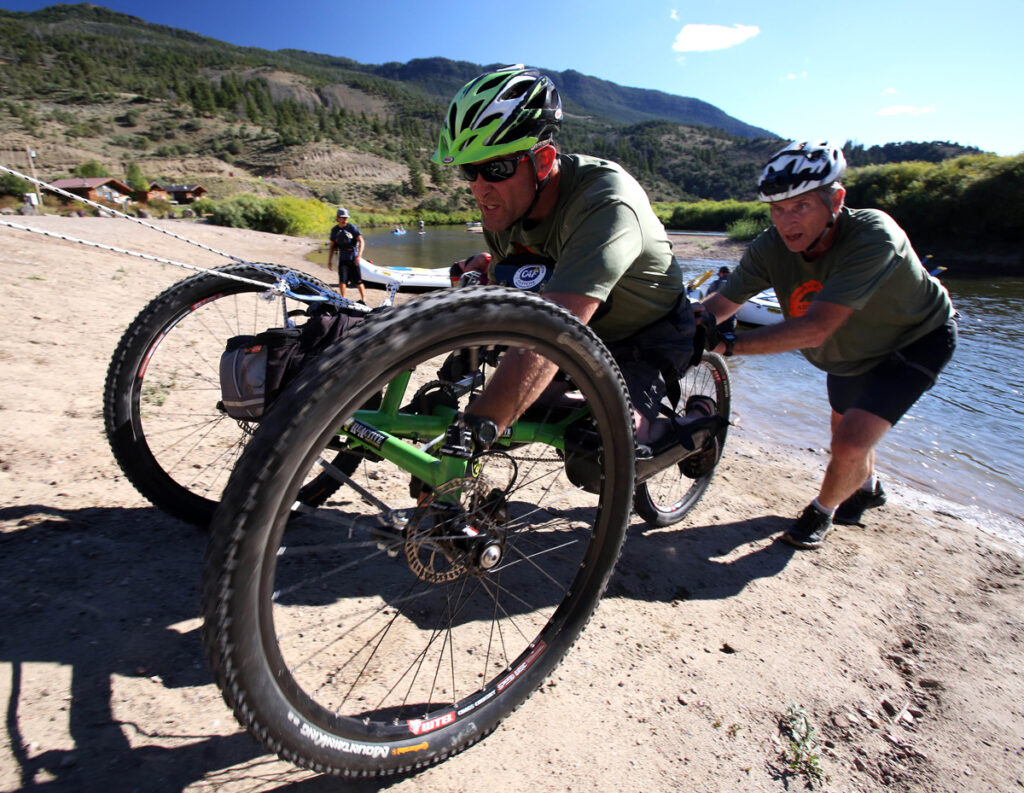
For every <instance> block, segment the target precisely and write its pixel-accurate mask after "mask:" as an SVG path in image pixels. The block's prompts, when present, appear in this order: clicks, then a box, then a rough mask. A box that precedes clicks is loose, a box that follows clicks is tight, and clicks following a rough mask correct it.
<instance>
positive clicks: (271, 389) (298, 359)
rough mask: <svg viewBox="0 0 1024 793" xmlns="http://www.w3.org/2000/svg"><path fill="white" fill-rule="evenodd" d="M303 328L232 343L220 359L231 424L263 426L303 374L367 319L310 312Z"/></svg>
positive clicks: (326, 309)
mask: <svg viewBox="0 0 1024 793" xmlns="http://www.w3.org/2000/svg"><path fill="white" fill-rule="evenodd" d="M309 314H310V318H309V320H308V321H307V322H306V323H305V324H303V325H302V326H300V327H294V328H269V329H268V330H265V331H263V333H259V334H257V335H255V336H234V337H232V338H230V339H228V342H227V345H226V347H225V349H224V353H223V354H222V355H221V358H220V391H221V405H222V407H223V408H224V412H226V413H227V414H228V415H229V416H231V418H234V419H244V420H247V421H258V420H259V419H261V418H262V417H263V415H264V413H265V412H266V411H267V409H268V408H269V407H270V406H271V404H273V402H274V400H275V399H276V398H277V396H278V394H280V393H281V392H282V391H283V390H284V389H285V388H286V387H287V386H288V384H289V383H290V382H291V381H292V380H294V379H295V378H296V376H297V375H298V374H299V372H301V371H302V369H303V368H304V367H305V366H306V364H308V363H309V362H310V361H312V360H314V359H315V358H316V357H317V356H319V355H320V354H321V353H323V351H324V350H326V349H328V348H329V347H330V346H331V345H332V344H334V343H335V342H337V341H339V340H341V339H343V338H344V337H345V336H346V335H347V334H348V332H349V331H350V330H351V329H352V327H353V326H354V325H356V324H357V323H358V322H360V321H361V320H362V318H363V314H356V313H352V314H349V313H346V312H345V310H344V309H340V310H339V309H337V308H335V307H333V306H316V307H314V308H311V309H310V310H309Z"/></svg>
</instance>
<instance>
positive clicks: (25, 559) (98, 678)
mask: <svg viewBox="0 0 1024 793" xmlns="http://www.w3.org/2000/svg"><path fill="white" fill-rule="evenodd" d="M16 222H24V223H25V224H26V225H31V226H33V227H36V228H41V229H47V230H51V231H54V232H59V233H62V234H65V235H71V236H75V237H80V238H84V239H89V240H93V241H96V242H102V243H105V244H107V245H111V246H116V247H120V248H125V249H131V250H139V251H145V252H148V253H150V254H154V255H159V256H163V257H166V258H170V259H175V260H178V261H185V262H189V263H192V264H196V265H202V266H210V265H215V264H222V263H224V262H225V260H223V259H221V258H219V257H217V256H215V255H213V254H210V253H208V252H205V251H201V250H199V249H197V248H195V247H192V246H188V245H186V244H184V243H181V242H179V241H176V240H172V239H170V238H168V237H166V236H163V235H159V234H157V233H156V232H154V231H151V230H148V229H145V228H142V227H140V226H138V225H137V224H132V223H130V222H128V221H125V220H116V219H94V218H74V219H60V218H53V217H46V218H29V219H24V220H22V219H17V221H16ZM160 225H161V226H165V227H167V228H171V229H174V230H175V231H177V232H178V233H181V234H184V235H186V236H189V237H191V238H194V239H197V240H201V241H202V242H204V243H205V244H207V245H209V246H211V247H214V248H217V249H219V250H224V251H228V252H230V253H232V254H234V255H238V256H242V257H244V258H249V259H253V260H257V261H271V262H277V263H281V264H286V265H291V266H297V267H307V268H308V267H309V265H307V264H306V263H305V262H304V259H303V256H304V254H305V253H306V252H307V251H308V250H309V249H310V248H312V247H313V246H314V245H315V244H316V243H315V242H313V241H307V240H295V239H290V238H285V237H276V236H273V235H268V234H261V233H255V232H248V231H246V232H242V231H237V230H232V229H223V228H215V227H208V226H201V225H195V224H188V223H185V222H174V221H168V222H162V223H161V224H160ZM674 240H675V242H676V245H677V253H678V254H679V255H680V256H682V257H684V258H708V259H731V258H736V257H737V255H738V251H739V250H740V249H739V248H738V246H734V245H732V244H731V243H728V242H727V241H724V240H706V239H701V238H674ZM185 275H187V273H185V272H183V271H181V270H179V269H178V268H175V267H173V266H170V265H159V264H154V263H153V262H149V261H143V260H140V259H135V258H131V257H128V256H125V255H123V254H119V253H114V252H108V251H103V250H97V249H93V248H86V247H83V246H81V245H78V244H75V243H71V242H66V241H61V240H55V239H49V238H46V237H42V236H39V235H35V234H30V233H28V232H25V231H20V230H15V229H10V228H6V227H0V276H2V287H3V291H2V294H0V309H2V310H0V339H3V345H2V348H0V366H2V373H3V378H2V385H0V549H2V550H0V581H2V582H3V588H2V594H0V598H2V602H3V613H4V619H3V627H2V629H0V698H2V700H3V702H4V703H5V704H6V711H5V713H6V717H5V725H4V735H3V743H2V747H0V789H2V790H18V789H27V790H45V791H93V790H102V791H144V792H147V793H148V792H149V791H183V790H188V791H199V790H222V791H230V792H231V793H235V792H236V791H239V792H240V791H246V793H254V792H255V791H270V790H294V791H303V793H305V792H306V791H327V790H331V791H335V790H341V791H350V790H353V791H368V790H377V789H380V788H388V789H394V790H398V791H405V790H410V791H411V790H416V791H418V792H419V793H431V792H432V791H438V793H440V792H441V791H444V793H450V792H451V791H474V793H481V791H484V792H487V791H493V792H494V793H499V791H501V792H502V793H503V792H504V791H506V790H509V789H514V788H520V789H531V790H544V791H570V790H572V791H606V790H608V791H610V790H630V791H680V790H685V791H708V792H709V793H710V792H712V791H723V792H724V791H751V792H754V793H760V792H761V791H788V790H799V789H803V788H805V786H807V785H808V784H810V783H812V782H813V787H814V788H815V789H818V790H827V791H890V790H897V791H915V793H916V792H920V793H925V792H926V791H928V792H929V793H931V792H932V791H943V792H948V793H953V792H954V791H958V792H963V793H982V792H983V791H984V792H985V793H988V792H989V791H991V792H993V793H995V792H996V791H998V792H999V793H1008V791H1013V790H1024V677H1022V673H1021V668H1022V660H1024V639H1022V637H1024V616H1022V614H1024V612H1022V608H1021V606H1022V602H1024V598H1022V591H1024V590H1022V569H1024V565H1022V555H1021V548H1019V547H1017V546H1014V545H1010V544H1008V543H1006V542H1003V541H1001V540H998V539H996V538H994V537H992V536H990V535H988V534H986V533H985V532H984V531H983V527H982V526H979V525H977V524H975V523H972V522H971V521H970V520H969V519H966V518H964V517H962V516H959V515H958V512H957V510H956V508H955V505H943V504H941V503H939V502H937V501H935V500H934V499H923V498H921V497H920V494H917V493H915V492H913V491H912V490H910V489H908V488H906V487H904V486H901V485H900V483H899V482H892V483H891V488H890V489H891V490H892V497H891V499H890V503H889V504H888V505H887V506H886V507H884V508H883V509H880V510H876V511H875V512H873V513H872V514H871V515H870V518H869V520H868V521H867V525H866V526H865V527H864V528H858V527H850V528H843V529H841V530H839V531H837V532H836V533H835V534H834V535H833V536H832V537H830V539H829V541H828V543H827V546H826V547H825V548H824V549H822V550H821V551H818V552H798V551H795V550H794V549H792V548H789V547H788V546H785V545H783V544H780V543H779V542H777V539H776V538H777V537H778V535H779V533H780V532H781V531H782V530H783V529H784V527H785V525H786V522H787V520H788V519H790V518H791V517H792V516H794V515H795V514H796V513H798V512H799V510H800V509H801V508H802V507H803V505H804V504H805V503H806V502H807V501H808V500H809V499H810V497H812V496H813V494H814V492H815V491H816V485H817V481H818V478H819V476H820V472H821V469H822V467H823V464H824V462H825V460H824V457H823V454H822V453H821V452H815V453H808V454H807V455H806V456H804V457H796V456H793V455H792V454H790V453H786V452H782V451H780V449H779V448H777V447H775V446H774V445H773V444H772V441H771V439H770V438H769V437H765V436H764V434H763V432H761V433H758V432H755V431H754V430H753V429H748V428H745V427H744V426H743V425H742V423H741V424H740V425H739V426H737V427H736V428H735V429H734V431H733V432H732V433H731V434H730V439H729V444H728V447H727V449H726V454H725V457H724V460H723V463H722V465H721V466H720V469H719V474H718V476H717V477H716V479H715V482H714V483H713V485H712V487H711V489H710V490H709V492H708V494H707V496H706V497H705V499H704V501H703V502H702V504H701V505H700V506H699V507H698V508H697V509H696V510H695V511H694V512H693V513H692V514H691V515H690V516H689V517H688V518H687V519H686V520H685V521H684V523H682V524H680V525H678V526H674V527H671V528H668V529H661V530H656V531H652V530H645V529H644V527H643V525H642V524H641V523H640V522H639V521H638V522H637V523H636V525H635V526H634V527H633V528H632V529H631V534H630V537H629V539H628V540H627V543H626V546H625V550H624V553H623V557H622V560H621V563H620V565H619V568H618V570H617V572H616V574H615V576H614V577H613V579H612V583H611V586H610V589H609V592H608V594H607V596H606V598H605V599H604V601H603V602H602V604H601V606H600V608H599V609H598V612H597V615H596V616H595V619H594V620H593V621H592V622H591V624H590V626H589V627H588V628H587V630H586V631H585V632H584V634H583V636H582V638H581V640H580V641H579V642H578V644H577V645H576V647H575V648H574V649H573V650H572V651H571V652H570V654H569V655H568V656H567V658H566V659H565V661H564V662H563V664H562V665H561V667H559V669H558V670H557V672H556V673H555V675H554V676H553V677H552V678H551V679H550V680H549V681H548V682H547V683H546V684H545V685H544V686H543V687H542V689H541V691H539V692H538V693H537V694H535V695H534V696H533V697H532V699H531V700H529V701H528V702H527V703H526V705H525V706H524V707H523V708H522V709H521V710H519V711H518V712H517V713H515V714H514V715H513V716H512V717H510V718H509V719H508V721H506V722H505V724H504V725H502V726H501V727H500V728H499V729H498V731H497V732H496V733H495V734H493V735H492V736H491V737H489V738H488V739H487V740H485V741H484V742H483V743H481V744H480V745H478V746H476V747H474V748H472V749H471V750H469V751H467V752H465V753H463V754H461V755H459V756H457V757H455V758H453V759H451V760H449V761H448V762H446V763H444V764H442V765H441V766H438V767H435V768H433V769H430V770H427V771H425V772H422V773H420V774H418V775H416V776H415V777H412V778H405V779H395V780H389V781H384V782H370V781H354V782H348V781H339V780H334V779H327V778H321V777H317V776H316V775H314V774H312V773H309V772H307V771H302V770H298V769H295V768H293V767H291V766H289V765H288V764H286V763H283V762H281V761H279V760H277V759H276V758H274V757H270V756H267V755H265V754H264V753H263V752H262V750H261V749H260V748H259V747H258V746H257V744H256V743H254V742H253V741H252V740H251V739H250V738H249V737H248V736H247V735H246V734H245V733H244V732H242V731H241V730H240V729H239V728H238V726H237V725H236V723H235V721H234V719H233V717H232V715H231V713H230V711H229V710H228V709H227V708H226V707H225V705H224V703H223V701H222V700H221V698H220V696H219V693H218V691H217V689H216V687H215V686H214V684H213V682H212V680H211V676H210V674H209V672H208V670H207V668H206V666H205V663H204V660H203V654H202V650H201V647H200V642H199V636H198V633H199V632H198V625H199V622H198V619H197V602H198V580H199V568H200V563H201V559H202V554H203V549H204V543H205V538H204V536H203V535H202V533H200V532H199V531H198V530H196V529H193V528H191V527H190V526H187V525H185V524H182V523H180V522H178V521H176V520H174V519H171V518H169V517H167V516H165V515H163V514H162V513H160V512H159V511H158V510H156V509H154V508H153V507H151V506H150V505H149V504H148V503H147V502H146V501H145V500H144V499H142V498H141V497H140V496H139V495H138V494H137V493H136V492H135V491H134V490H133V489H132V487H131V486H130V484H128V482H127V481H126V480H125V479H124V477H123V476H122V474H121V472H120V471H119V469H118V467H117V465H116V463H115V462H114V460H113V458H112V456H111V454H110V452H109V450H108V448H107V445H106V442H105V439H104V437H103V423H102V415H101V394H102V387H103V380H104V376H105V372H106V367H107V363H108V361H109V358H110V354H111V352H112V351H113V349H114V346H115V345H116V343H117V340H118V338H119V336H120V334H121V333H122V331H123V330H124V328H125V327H126V326H127V325H128V323H129V322H130V321H131V319H132V317H133V316H134V315H135V314H136V313H137V312H138V311H139V310H140V309H141V308H142V307H143V306H144V305H145V303H146V302H147V301H149V300H150V299H151V298H152V297H154V296H155V295H156V294H157V293H158V292H159V291H160V290H161V289H162V288H164V287H165V286H167V285H169V284H171V283H173V282H175V281H177V280H180V279H181V278H183V277H184V276H185ZM380 294H381V293H379V292H377V293H374V292H371V297H372V298H373V297H376V296H378V295H380ZM755 398H756V395H754V394H735V395H734V400H735V404H736V408H737V410H738V411H739V412H740V413H742V410H743V404H744V400H751V399H755ZM791 707H792V708H795V709H796V710H797V711H799V712H801V713H803V714H805V715H806V717H807V718H808V720H809V722H810V724H811V725H812V726H813V727H814V728H815V731H816V735H817V741H818V743H817V748H816V749H815V750H814V752H813V753H814V754H815V755H816V756H817V759H818V763H819V764H820V768H821V772H822V774H823V778H822V779H820V780H817V781H815V780H814V779H812V778H811V777H809V776H808V775H807V773H806V766H804V770H801V769H800V768H799V767H798V768H793V767H792V766H791V764H790V761H791V760H792V759H793V757H794V755H793V752H792V750H791V749H790V748H789V747H788V742H787V740H786V739H785V737H784V736H783V733H782V730H781V729H780V722H781V720H783V719H784V717H785V715H786V714H787V711H788V710H789V709H790V708H791Z"/></svg>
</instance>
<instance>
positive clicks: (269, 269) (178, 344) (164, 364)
mask: <svg viewBox="0 0 1024 793" xmlns="http://www.w3.org/2000/svg"><path fill="white" fill-rule="evenodd" d="M261 267H262V268H265V269H257V268H255V267H251V266H248V265H239V264H232V265H227V266H226V267H219V268H216V269H215V270H212V271H211V272H210V273H209V274H207V273H199V274H197V275H194V276H191V277H190V278H186V279H185V280H183V281H180V282H178V283H177V284H174V285H173V286H171V287H169V288H167V289H166V290H164V291H163V292H162V293H161V294H160V295H158V296H157V297H155V298H154V299H153V300H152V301H151V302H150V303H149V304H148V305H147V306H146V307H145V308H143V309H142V311H140V312H139V314H138V316H137V317H136V318H135V320H134V321H133V322H132V324H131V325H130V326H129V327H128V329H127V330H126V331H125V333H124V335H123V336H122V337H121V341H120V342H119V343H118V345H117V349H116V350H115V352H114V355H113V357H112V359H111V361H110V367H109V369H108V371H107V381H106V386H105V389H104V395H103V418H104V425H105V428H106V433H107V440H108V441H109V443H110V448H111V450H112V451H113V453H114V457H115V458H116V459H117V462H118V465H120V466H121V470H122V471H123V472H124V474H125V476H126V477H128V480H129V481H130V482H131V483H132V484H133V485H134V486H135V488H136V489H137V490H138V491H139V492H140V493H141V494H142V495H144V496H145V497H146V498H147V499H149V500H150V501H151V502H152V503H153V504H154V505H155V506H157V507H159V508H160V509H162V510H164V511H165V512H167V513H169V514H171V515H174V516H175V517H178V518H180V519H182V520H185V521H188V522H189V523H194V524H195V525H197V526H200V527H203V528H205V527H206V526H207V525H208V524H209V522H210V518H211V517H212V516H213V511H214V509H216V506H217V503H218V502H219V500H220V494H221V491H222V490H223V489H224V485H225V484H227V480H228V476H229V475H230V473H231V469H232V468H233V467H234V464H235V461H236V460H237V459H238V457H239V455H240V454H241V451H242V449H243V448H244V446H245V444H246V443H248V441H249V438H250V437H251V436H252V432H253V430H254V429H255V427H254V425H253V424H250V423H248V422H243V421H236V420H235V419H232V418H230V417H229V416H228V415H227V414H226V413H224V411H223V410H222V409H220V408H219V407H218V403H219V401H220V379H219V377H220V375H219V364H220V355H221V353H222V352H223V351H224V345H225V342H226V341H227V340H228V338H230V337H231V336H238V335H242V334H255V333H259V332H262V331H264V330H266V329H267V328H270V327H281V326H283V325H284V324H285V315H286V314H288V313H294V310H299V309H301V308H302V307H303V306H304V304H303V303H301V302H300V301H295V300H289V299H286V298H284V297H274V298H273V299H269V300H268V299H267V295H268V292H267V289H265V288H263V287H260V286H257V285H255V284H250V283H245V282H242V281H236V280H232V279H229V278H223V277H220V275H218V274H220V273H226V274H229V275H237V276H241V277H244V278H247V279H250V280H254V281H261V282H264V283H266V284H268V285H270V284H273V283H274V282H275V281H276V280H277V275H276V274H280V275H283V274H285V273H289V272H292V271H290V270H288V268H285V267H280V266H277V265H261ZM299 275H301V277H302V278H303V279H304V280H306V281H308V282H311V283H313V284H316V285H317V286H320V287H323V288H325V289H327V288H329V287H327V286H326V285H325V284H323V283H322V282H321V281H318V280H317V279H315V278H312V277H310V276H307V275H306V274H304V273H300V274H299ZM357 464H358V461H357V460H355V459H352V460H350V461H348V462H347V463H345V467H347V468H348V469H349V470H352V469H354V468H355V466H356V465H357ZM339 465H341V462H340V461H339ZM337 487H338V483H337V481H336V480H334V479H331V478H330V477H321V478H320V479H319V480H318V481H316V482H310V483H309V486H308V489H307V490H305V491H304V492H303V497H302V499H301V501H300V503H306V504H309V505H316V504H318V503H320V502H322V501H323V500H324V499H325V498H327V497H328V496H329V495H330V494H331V493H332V492H333V491H334V490H336V489H337Z"/></svg>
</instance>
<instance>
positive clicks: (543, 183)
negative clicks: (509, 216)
mask: <svg viewBox="0 0 1024 793" xmlns="http://www.w3.org/2000/svg"><path fill="white" fill-rule="evenodd" d="M546 144H547V141H545V145H546ZM542 148H544V146H536V147H534V148H532V149H530V151H529V153H528V155H527V156H528V157H529V158H530V165H532V166H533V172H534V173H539V171H538V169H537V151H538V150H540V149H542ZM555 156H556V157H557V156H558V152H557V151H556V152H555ZM553 170H554V164H552V166H551V167H550V168H548V172H547V173H546V174H544V178H543V179H541V178H538V179H537V187H536V189H535V190H534V191H533V200H532V201H531V202H530V205H529V206H528V207H527V208H526V211H525V212H524V213H523V214H522V215H520V216H519V220H517V221H516V222H517V223H519V222H522V223H525V222H526V221H527V220H528V219H529V217H530V213H531V212H533V210H534V208H535V207H536V206H537V202H538V201H539V200H540V194H541V193H543V192H544V188H545V187H547V184H548V180H550V179H551V172H552V171H553Z"/></svg>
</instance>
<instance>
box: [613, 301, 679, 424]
mask: <svg viewBox="0 0 1024 793" xmlns="http://www.w3.org/2000/svg"><path fill="white" fill-rule="evenodd" d="M695 332H696V323H695V321H694V317H693V308H692V306H691V305H690V301H689V300H687V299H686V296H685V295H681V296H680V298H679V302H677V303H676V305H675V307H674V308H673V309H672V311H670V312H669V314H668V316H666V317H663V318H662V319H660V320H658V321H657V322H654V323H652V324H650V325H648V326H647V327H645V328H643V329H641V330H640V331H638V332H637V333H635V334H633V335H632V336H630V337H629V338H628V339H623V340H622V341H615V342H610V343H608V345H607V346H608V351H609V352H610V353H611V354H612V357H613V358H614V359H615V362H616V363H617V364H618V365H619V369H620V370H621V371H622V377H623V379H624V380H625V381H626V389H627V390H628V391H629V398H630V400H631V401H632V403H633V407H634V408H636V409H637V410H638V411H640V413H641V414H642V415H643V416H645V417H646V418H647V419H648V420H653V419H655V418H657V417H658V416H659V415H660V413H661V400H662V399H663V398H664V397H665V393H666V390H665V380H664V372H666V371H674V372H675V375H674V376H675V377H676V378H677V379H678V377H679V376H680V375H682V373H683V372H684V371H686V367H687V366H688V365H689V364H690V361H691V360H692V359H693V356H694V346H693V344H694V334H695Z"/></svg>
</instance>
